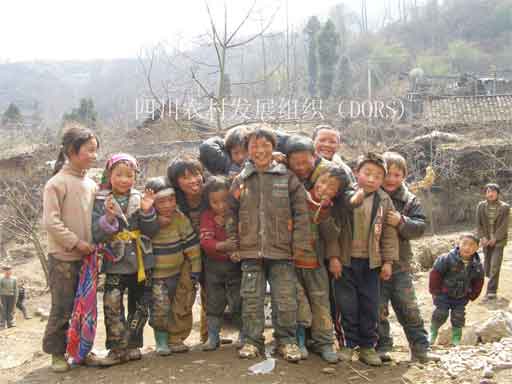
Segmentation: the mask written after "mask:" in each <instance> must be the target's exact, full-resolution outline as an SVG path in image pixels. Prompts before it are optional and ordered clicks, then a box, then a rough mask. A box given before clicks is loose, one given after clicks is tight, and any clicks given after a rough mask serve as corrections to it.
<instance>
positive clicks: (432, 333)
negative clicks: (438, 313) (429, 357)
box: [428, 324, 439, 345]
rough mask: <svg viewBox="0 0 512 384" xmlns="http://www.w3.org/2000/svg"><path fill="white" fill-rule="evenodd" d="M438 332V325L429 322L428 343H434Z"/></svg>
mask: <svg viewBox="0 0 512 384" xmlns="http://www.w3.org/2000/svg"><path fill="white" fill-rule="evenodd" d="M438 332H439V326H437V325H435V324H431V325H430V336H429V338H428V342H429V343H430V345H434V343H435V342H436V339H437V334H438Z"/></svg>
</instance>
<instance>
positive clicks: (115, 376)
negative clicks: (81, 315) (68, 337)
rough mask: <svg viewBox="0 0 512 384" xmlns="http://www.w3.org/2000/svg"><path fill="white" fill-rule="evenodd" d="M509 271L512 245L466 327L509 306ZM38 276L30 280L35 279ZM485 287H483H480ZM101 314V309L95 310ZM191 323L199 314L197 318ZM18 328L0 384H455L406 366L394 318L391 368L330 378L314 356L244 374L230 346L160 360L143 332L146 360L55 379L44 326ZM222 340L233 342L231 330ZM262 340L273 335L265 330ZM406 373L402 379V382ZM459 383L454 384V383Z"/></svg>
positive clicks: (100, 339)
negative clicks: (495, 288) (487, 297)
mask: <svg viewBox="0 0 512 384" xmlns="http://www.w3.org/2000/svg"><path fill="white" fill-rule="evenodd" d="M39 270H40V268H39V265H38V263H37V261H36V260H31V261H30V262H28V263H27V264H25V265H24V266H23V271H22V274H23V275H24V276H23V277H30V278H31V279H41V276H40V273H39ZM510 273H512V247H509V248H507V249H506V252H505V261H504V265H503V269H502V278H501V286H500V295H501V296H502V299H501V300H500V301H499V302H498V303H496V304H493V305H489V304H484V303H482V302H481V300H478V301H477V302H476V303H472V304H470V306H469V307H468V311H467V322H468V324H472V323H476V322H479V321H482V320H484V319H487V318H488V317H489V315H490V312H492V311H494V310H497V309H505V308H508V307H509V302H508V300H506V298H512V280H510V279H508V276H510ZM35 276H36V277H35ZM427 283H428V276H427V274H426V273H420V274H418V275H417V280H416V281H415V285H416V290H417V294H418V299H419V302H420V307H421V311H422V314H423V317H424V319H425V320H426V322H427V323H429V320H430V316H431V313H432V299H431V297H430V295H429V294H428V289H427ZM484 289H485V288H484ZM28 305H29V307H30V311H31V312H34V311H35V310H36V309H37V308H39V307H45V306H46V307H47V306H48V305H49V295H48V294H47V293H46V294H43V295H41V296H38V297H32V298H31V299H30V300H29V303H28ZM100 308H101V305H100ZM195 318H197V316H196V317H195ZM17 320H18V326H17V327H16V328H11V329H8V330H3V331H0V345H1V346H2V347H1V348H0V383H33V384H39V383H70V384H71V383H73V382H80V383H87V382H90V383H95V384H102V383H126V384H143V383H145V384H149V383H156V384H164V383H165V384H172V383H207V384H213V383H275V384H278V383H283V384H285V383H294V384H295V383H320V382H321V383H338V384H339V383H353V384H358V383H399V384H402V383H408V382H411V381H412V382H414V384H420V383H435V384H444V383H453V382H454V381H452V380H451V379H449V378H446V377H444V376H443V373H442V372H440V371H439V370H438V369H437V367H436V366H435V365H429V366H426V367H418V366H416V365H411V364H409V363H408V362H407V360H408V357H409V354H408V349H407V343H406V340H405V338H404V336H403V333H402V331H401V328H400V327H399V325H398V324H397V323H396V319H395V318H394V316H393V317H392V334H393V336H394V339H395V345H396V348H395V352H394V353H393V355H394V358H395V360H396V361H397V363H393V365H389V366H384V367H382V368H379V369H375V368H371V369H370V368H369V367H367V366H365V365H362V364H360V363H358V362H354V363H353V364H351V365H349V364H342V363H340V364H338V365H336V366H334V367H335V370H334V372H332V373H325V372H323V370H324V368H328V367H329V366H328V365H327V364H325V363H324V362H322V361H321V360H320V359H319V358H318V357H317V356H312V357H310V358H309V360H307V361H304V362H301V363H300V364H289V363H286V362H284V361H282V360H280V359H277V361H276V367H275V369H274V371H273V372H272V373H271V374H268V375H259V376H250V375H249V374H248V367H249V366H251V365H253V364H254V363H256V362H257V361H250V362H249V361H242V360H240V359H238V357H237V355H236V350H235V349H234V348H233V347H232V346H229V345H228V346H223V347H222V348H221V350H220V351H218V352H214V353H204V352H196V351H194V352H190V353H187V354H180V355H178V354H175V355H172V356H170V357H165V358H164V357H158V356H156V355H155V354H154V352H153V346H154V342H153V337H152V332H151V329H150V327H146V329H145V347H144V356H143V359H142V360H141V361H138V362H132V363H129V364H125V365H122V366H117V367H113V368H109V369H98V368H83V367H82V368H77V369H73V370H71V371H70V372H68V373H65V374H61V375H56V374H53V373H52V372H51V370H50V369H49V357H48V355H46V354H44V353H43V352H42V351H41V339H42V334H43V332H44V327H45V322H44V321H41V320H40V319H39V318H34V319H31V320H23V319H22V317H21V314H20V313H19V312H18V313H17ZM98 324H99V326H98V335H97V339H96V343H95V348H97V349H98V350H103V348H104V340H105V331H104V327H103V313H102V311H101V310H100V318H99V320H98ZM226 336H228V337H234V336H235V335H234V334H233V332H227V333H226ZM266 336H267V340H268V341H270V339H271V334H270V331H269V330H268V331H267V335H266ZM187 343H188V344H190V345H195V344H197V343H198V332H197V329H195V330H194V332H193V334H192V336H191V337H190V339H189V340H187ZM404 375H405V376H404ZM497 380H498V381H497V382H498V383H512V370H509V371H503V372H500V373H499V375H498V377H497ZM455 382H457V381H455ZM463 382H464V383H479V376H478V375H476V376H475V377H474V379H466V380H464V381H463Z"/></svg>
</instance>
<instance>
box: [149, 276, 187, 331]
mask: <svg viewBox="0 0 512 384" xmlns="http://www.w3.org/2000/svg"><path fill="white" fill-rule="evenodd" d="M179 278H180V275H176V276H171V277H166V278H161V279H160V278H159V279H155V278H154V279H153V286H152V297H151V311H150V316H149V325H151V326H152V327H153V328H154V329H155V330H157V331H161V332H169V330H170V329H171V304H172V302H173V301H174V298H175V297H176V288H177V287H178V280H179Z"/></svg>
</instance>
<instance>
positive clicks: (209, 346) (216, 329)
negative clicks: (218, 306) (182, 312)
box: [201, 316, 221, 352]
mask: <svg viewBox="0 0 512 384" xmlns="http://www.w3.org/2000/svg"><path fill="white" fill-rule="evenodd" d="M206 322H207V324H208V339H207V340H206V342H205V343H204V344H203V345H202V346H201V350H202V351H204V352H208V351H215V350H216V349H218V348H219V346H220V323H221V322H220V319H218V318H217V317H212V316H208V318H207V319H206Z"/></svg>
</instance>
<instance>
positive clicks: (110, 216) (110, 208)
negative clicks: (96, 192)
mask: <svg viewBox="0 0 512 384" xmlns="http://www.w3.org/2000/svg"><path fill="white" fill-rule="evenodd" d="M113 198H114V197H113V196H112V195H109V196H108V197H107V199H106V200H105V218H106V219H107V221H108V223H109V224H110V225H113V224H114V221H115V219H116V211H115V208H114V201H113V200H112V199H113Z"/></svg>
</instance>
